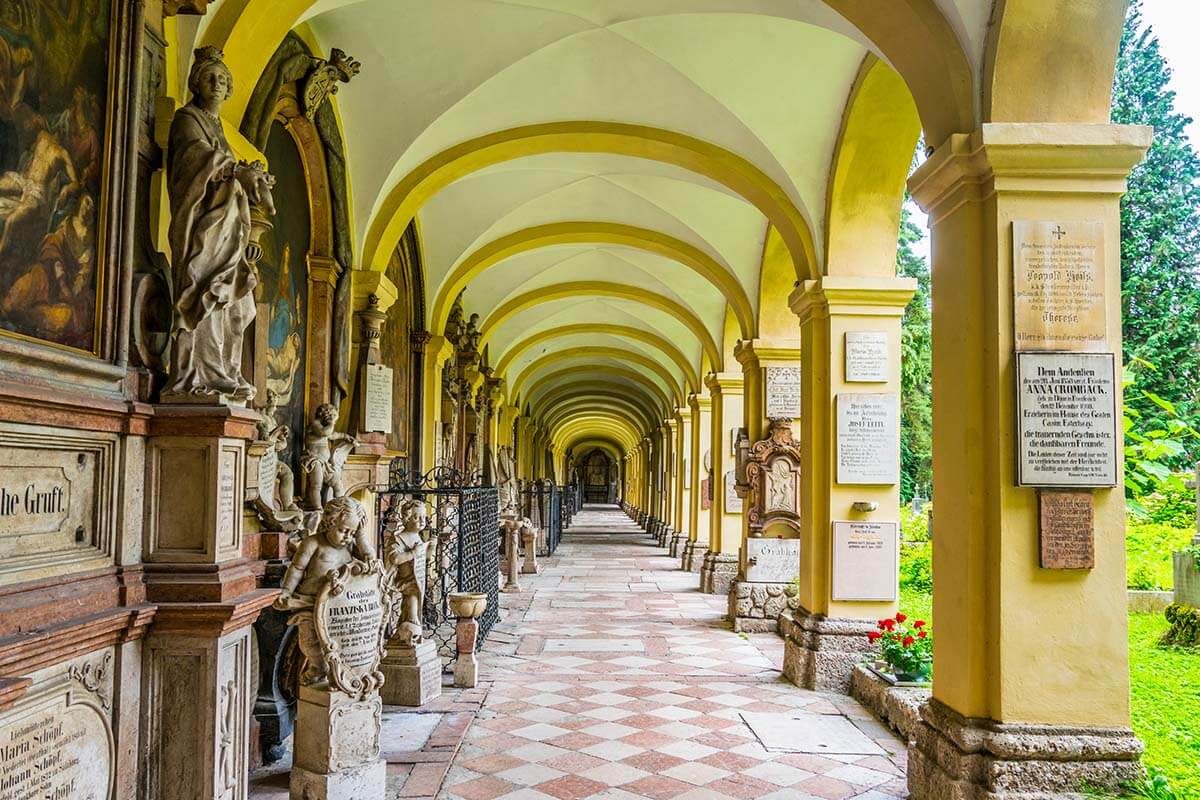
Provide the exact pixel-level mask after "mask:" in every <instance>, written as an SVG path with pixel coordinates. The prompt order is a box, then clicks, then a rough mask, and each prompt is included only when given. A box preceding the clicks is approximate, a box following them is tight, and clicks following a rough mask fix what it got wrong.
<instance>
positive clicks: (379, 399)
mask: <svg viewBox="0 0 1200 800" xmlns="http://www.w3.org/2000/svg"><path fill="white" fill-rule="evenodd" d="M362 397H363V411H362V418H363V430H365V431H381V432H383V433H391V432H392V368H391V367H387V366H384V365H383V364H367V365H365V366H364V367H363V394H362Z"/></svg>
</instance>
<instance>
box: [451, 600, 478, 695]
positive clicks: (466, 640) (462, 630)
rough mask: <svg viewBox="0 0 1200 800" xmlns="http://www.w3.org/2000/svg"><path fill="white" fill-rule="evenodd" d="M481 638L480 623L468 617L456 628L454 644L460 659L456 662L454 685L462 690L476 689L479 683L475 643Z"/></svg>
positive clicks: (460, 621) (460, 620) (459, 622)
mask: <svg viewBox="0 0 1200 800" xmlns="http://www.w3.org/2000/svg"><path fill="white" fill-rule="evenodd" d="M478 638H479V622H478V621H476V620H475V619H472V618H470V617H467V618H465V619H459V621H458V624H457V625H455V626H454V642H455V646H456V647H457V648H458V658H457V659H456V660H455V662H454V685H455V686H457V687H458V688H460V689H474V688H475V685H476V684H477V683H478V682H479V659H478V658H476V657H475V643H476V641H477V640H478Z"/></svg>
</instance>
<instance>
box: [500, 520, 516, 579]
mask: <svg viewBox="0 0 1200 800" xmlns="http://www.w3.org/2000/svg"><path fill="white" fill-rule="evenodd" d="M500 524H501V525H504V555H505V561H504V569H505V573H506V575H505V583H504V587H503V588H502V589H501V590H500V591H502V592H510V593H511V592H519V591H521V578H520V575H521V561H520V554H519V553H518V552H517V551H518V548H519V547H520V531H519V529H518V528H517V526H516V525H512V524H508V525H505V523H504V522H501V523H500Z"/></svg>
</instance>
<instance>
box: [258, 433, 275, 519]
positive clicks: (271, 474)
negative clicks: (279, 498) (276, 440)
mask: <svg viewBox="0 0 1200 800" xmlns="http://www.w3.org/2000/svg"><path fill="white" fill-rule="evenodd" d="M278 470H279V453H277V452H276V451H275V447H274V445H272V446H271V447H268V448H267V449H266V450H265V451H263V454H262V455H261V456H259V458H258V496H259V497H260V498H261V499H262V501H263V502H264V503H265V504H266V505H267V506H268V507H270V508H275V473H276V472H278Z"/></svg>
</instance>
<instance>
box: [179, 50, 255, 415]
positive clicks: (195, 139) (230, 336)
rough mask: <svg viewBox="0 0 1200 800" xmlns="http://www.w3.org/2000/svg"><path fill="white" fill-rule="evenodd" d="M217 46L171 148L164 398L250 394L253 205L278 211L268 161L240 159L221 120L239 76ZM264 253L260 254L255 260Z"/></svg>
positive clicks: (195, 76) (197, 71)
mask: <svg viewBox="0 0 1200 800" xmlns="http://www.w3.org/2000/svg"><path fill="white" fill-rule="evenodd" d="M223 59H224V54H223V53H222V52H221V51H220V50H219V49H217V48H215V47H201V48H199V49H198V50H196V54H195V60H194V63H193V64H192V69H191V72H190V73H189V74H188V89H189V90H190V91H191V93H192V99H191V102H189V103H188V104H187V105H185V106H184V107H183V108H181V109H179V111H177V112H176V113H175V118H174V119H173V120H172V122H171V136H170V141H169V145H168V149H167V187H168V192H169V194H170V199H171V226H170V230H169V238H170V242H171V255H172V258H173V262H174V263H173V269H174V283H175V324H174V330H173V336H172V341H171V366H170V377H169V378H168V380H167V385H166V387H165V388H164V389H163V392H162V399H163V402H190V403H213V402H217V403H219V402H223V401H229V400H232V401H234V402H241V403H244V402H246V401H247V400H249V399H251V398H252V397H253V396H254V387H253V386H252V385H251V384H250V383H249V382H248V381H246V379H245V378H243V377H242V369H241V362H242V336H243V334H244V332H245V330H246V327H247V326H248V325H249V324H250V323H251V322H252V321H253V320H254V287H255V286H256V285H257V284H258V277H257V275H256V274H255V269H254V265H253V263H252V261H251V260H249V259H248V258H247V245H248V244H251V234H250V207H251V205H255V206H258V207H259V209H260V210H261V211H263V212H264V213H266V214H268V215H270V214H274V213H275V208H274V204H273V201H272V198H271V186H272V185H273V184H274V179H273V178H272V177H271V176H270V175H268V174H267V173H266V172H265V171H264V170H263V166H262V164H261V163H258V162H255V163H253V164H251V163H247V162H245V161H239V160H237V159H236V158H234V156H233V152H232V151H231V150H230V149H229V143H228V142H227V141H226V140H225V133H224V131H223V130H222V128H221V117H220V111H221V104H222V103H224V102H225V100H226V99H228V98H229V96H230V95H231V94H232V92H233V76H232V74H230V72H229V68H228V67H226V66H225V62H224V60H223ZM255 260H257V259H255Z"/></svg>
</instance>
